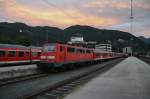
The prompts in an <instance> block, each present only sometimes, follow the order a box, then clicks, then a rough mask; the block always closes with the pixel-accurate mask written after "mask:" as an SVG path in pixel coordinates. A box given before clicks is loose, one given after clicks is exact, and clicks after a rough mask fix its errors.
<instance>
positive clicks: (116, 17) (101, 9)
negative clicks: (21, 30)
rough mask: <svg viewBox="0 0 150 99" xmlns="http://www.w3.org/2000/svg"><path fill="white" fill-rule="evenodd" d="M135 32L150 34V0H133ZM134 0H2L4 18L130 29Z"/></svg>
mask: <svg viewBox="0 0 150 99" xmlns="http://www.w3.org/2000/svg"><path fill="white" fill-rule="evenodd" d="M133 6H134V8H133V12H134V17H135V18H134V21H133V33H132V34H134V35H136V36H145V37H150V0H133ZM129 17H130V0H0V22H23V23H26V24H28V25H32V26H53V27H59V28H62V29H64V28H66V27H69V26H71V25H76V24H79V25H89V26H93V27H96V28H100V29H114V30H122V31H127V32H130V20H129Z"/></svg>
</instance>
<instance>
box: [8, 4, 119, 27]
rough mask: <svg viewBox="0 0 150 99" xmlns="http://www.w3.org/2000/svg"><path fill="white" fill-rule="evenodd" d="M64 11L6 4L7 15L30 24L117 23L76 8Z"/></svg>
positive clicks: (96, 24)
mask: <svg viewBox="0 0 150 99" xmlns="http://www.w3.org/2000/svg"><path fill="white" fill-rule="evenodd" d="M64 10H65V13H64V12H62V11H59V10H57V9H52V8H51V9H47V10H43V9H41V10H36V9H34V8H30V7H28V6H23V5H19V4H17V3H15V4H14V5H13V6H10V4H9V6H7V15H9V16H10V17H12V18H14V19H17V20H18V19H19V21H23V22H26V23H29V24H32V25H55V26H61V27H66V26H70V25H74V24H80V25H92V26H108V25H114V24H117V23H118V20H116V19H111V18H105V17H98V16H94V15H91V14H84V13H82V12H81V11H78V10H68V9H64Z"/></svg>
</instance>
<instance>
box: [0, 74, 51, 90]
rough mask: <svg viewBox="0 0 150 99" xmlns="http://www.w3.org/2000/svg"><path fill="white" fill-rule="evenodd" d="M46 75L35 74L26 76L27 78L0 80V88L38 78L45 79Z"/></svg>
mask: <svg viewBox="0 0 150 99" xmlns="http://www.w3.org/2000/svg"><path fill="white" fill-rule="evenodd" d="M48 75H49V74H47V73H37V74H33V75H27V76H22V77H16V78H11V79H5V80H0V87H2V86H5V85H8V84H13V83H18V82H23V81H26V80H31V79H36V78H40V77H45V76H48Z"/></svg>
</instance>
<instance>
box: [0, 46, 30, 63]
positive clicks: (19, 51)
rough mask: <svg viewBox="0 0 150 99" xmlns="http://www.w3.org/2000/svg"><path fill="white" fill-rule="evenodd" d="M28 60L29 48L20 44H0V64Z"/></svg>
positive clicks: (26, 61)
mask: <svg viewBox="0 0 150 99" xmlns="http://www.w3.org/2000/svg"><path fill="white" fill-rule="evenodd" d="M29 62H30V49H29V48H27V47H25V46H21V45H10V44H0V65H6V64H16V63H29Z"/></svg>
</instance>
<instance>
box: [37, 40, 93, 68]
mask: <svg viewBox="0 0 150 99" xmlns="http://www.w3.org/2000/svg"><path fill="white" fill-rule="evenodd" d="M92 60H93V52H92V50H91V49H87V48H83V47H78V46H72V45H65V44H59V43H51V44H45V45H44V46H43V51H42V53H41V61H40V63H39V64H38V66H40V67H50V68H55V67H62V66H63V65H64V64H75V63H80V62H88V61H92Z"/></svg>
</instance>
